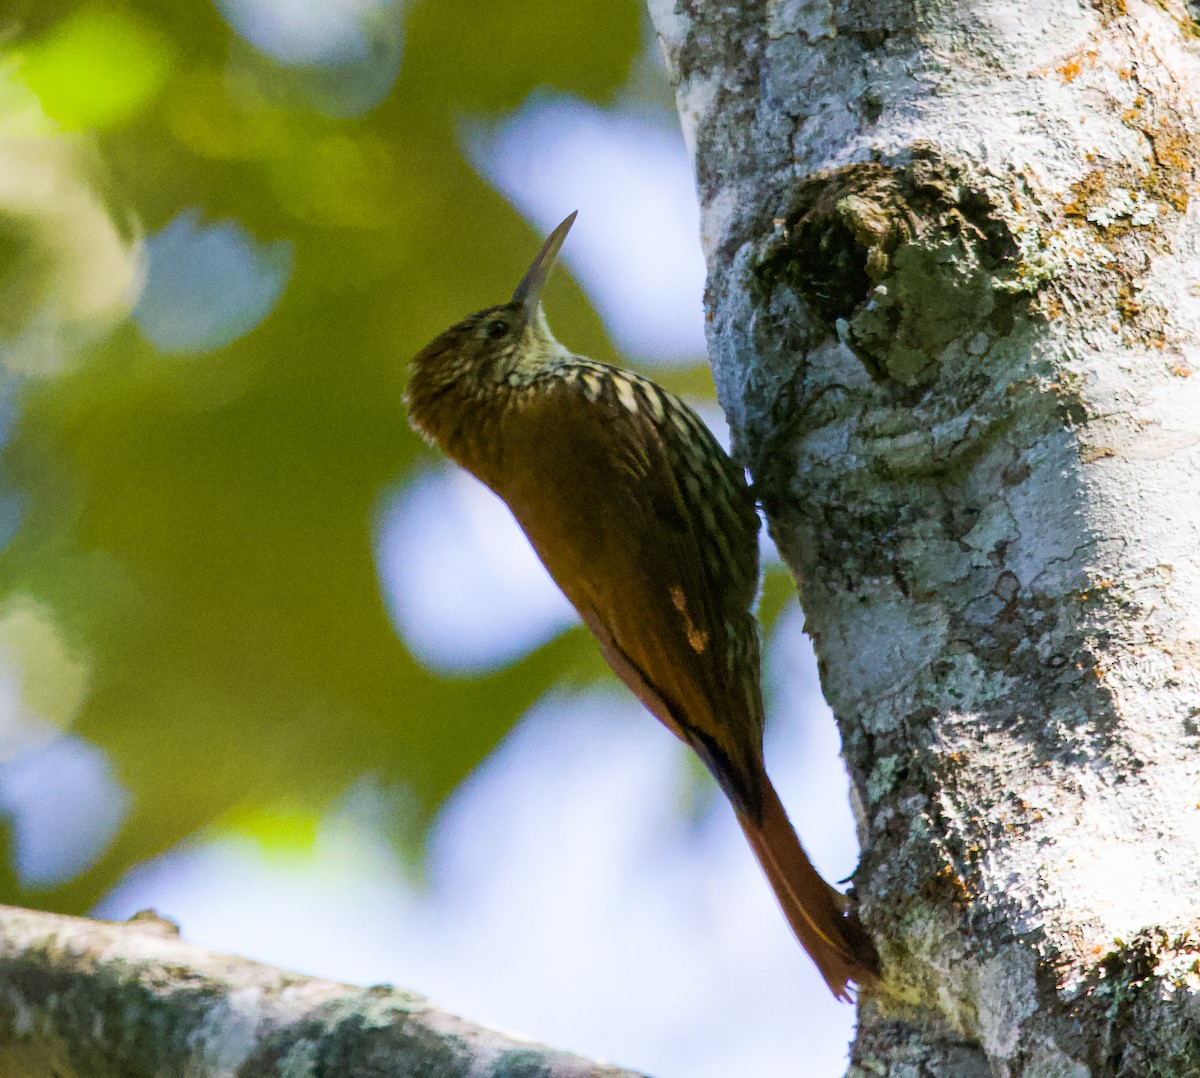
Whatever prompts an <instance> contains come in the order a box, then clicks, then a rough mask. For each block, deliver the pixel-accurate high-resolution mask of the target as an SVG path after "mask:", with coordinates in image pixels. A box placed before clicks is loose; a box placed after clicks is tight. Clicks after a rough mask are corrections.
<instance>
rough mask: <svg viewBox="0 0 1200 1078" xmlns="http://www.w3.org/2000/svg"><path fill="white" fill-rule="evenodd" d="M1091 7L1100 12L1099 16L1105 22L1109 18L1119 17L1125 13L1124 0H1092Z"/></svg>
mask: <svg viewBox="0 0 1200 1078" xmlns="http://www.w3.org/2000/svg"><path fill="white" fill-rule="evenodd" d="M1092 7H1094V8H1095V9H1096V10H1097V11H1098V12H1100V17H1101V18H1102V19H1103V20H1104V21H1105V22H1108V21H1109V20H1110V19H1119V18H1120V17H1121V16H1122V15H1125V14H1126V13H1127V9H1126V7H1125V0H1092Z"/></svg>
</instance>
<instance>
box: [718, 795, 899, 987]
mask: <svg viewBox="0 0 1200 1078" xmlns="http://www.w3.org/2000/svg"><path fill="white" fill-rule="evenodd" d="M761 805H762V818H761V820H757V821H756V820H754V819H753V818H751V817H749V816H748V815H747V814H745V813H744V812H742V811H739V812H738V814H737V815H738V822H739V823H740V824H741V825H742V830H743V831H744V832H745V835H746V838H747V839H748V840H749V842H750V846H751V848H752V849H753V850H754V856H755V857H756V858H757V859H758V863H759V865H760V866H761V867H762V870H763V873H764V874H765V875H766V877H767V881H768V882H769V883H770V885H771V888H772V890H774V892H775V897H776V899H778V901H779V905H780V907H781V908H782V910H783V915H784V916H785V917H786V918H787V921H788V924H789V925H791V927H792V932H793V933H794V934H795V936H796V939H798V940H799V941H800V945H801V946H802V947H803V948H804V949H805V951H807V952H808V955H809V957H810V958H811V959H812V960H813V962H814V963H816V966H817V969H818V970H820V971H821V976H822V977H824V978H825V983H826V984H827V985H829V990H830V991H831V992H832V993H833V994H834V995H835V996H836V997H837V998H838V999H841V1000H849V999H850V998H851V997H850V992H849V990H848V985H849V984H851V983H854V984H858V985H862V986H865V985H872V984H875V983H876V982H877V981H878V979H879V957H878V955H877V954H876V953H875V947H874V945H873V944H872V943H871V939H870V937H869V936H868V935H867V933H866V931H865V930H864V929H863V927H862V925H861V924H860V923H859V921H858V918H857V917H856V916H855V915H854V914H853V912H851V911H850V910H849V905H848V900H847V898H846V896H845V895H843V894H841V893H840V892H839V891H836V890H834V889H833V888H832V887H830V886H829V884H827V883H826V882H825V881H824V880H823V879H822V878H821V876H820V874H819V873H818V872H817V870H816V869H815V868H813V866H812V862H811V861H809V859H808V855H807V854H806V853H805V852H804V848H803V847H802V846H801V845H800V840H799V839H798V838H797V837H796V832H795V830H794V829H793V827H792V825H791V822H790V821H789V820H788V818H787V813H786V812H785V811H784V808H783V805H782V803H781V802H780V800H779V797H778V795H777V794H776V793H775V789H774V787H773V786H772V785H771V782H770V780H769V779H768V778H767V777H766V775H765V774H764V775H763V776H762V800H761Z"/></svg>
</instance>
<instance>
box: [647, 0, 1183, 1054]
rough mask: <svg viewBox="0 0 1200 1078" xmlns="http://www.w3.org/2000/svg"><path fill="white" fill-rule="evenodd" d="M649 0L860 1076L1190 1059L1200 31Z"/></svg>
mask: <svg viewBox="0 0 1200 1078" xmlns="http://www.w3.org/2000/svg"><path fill="white" fill-rule="evenodd" d="M650 8H651V13H652V15H653V17H654V20H655V24H656V28H657V30H658V33H659V35H660V39H661V42H662V45H663V48H664V52H665V55H666V57H667V61H668V66H669V68H670V73H671V77H672V80H673V82H674V85H675V87H676V93H677V100H678V105H679V112H680V115H681V118H682V122H683V127H684V133H685V136H686V137H687V139H688V143H689V146H690V148H691V151H692V154H693V157H694V161H695V166H696V175H697V179H698V184H699V190H700V199H701V205H702V214H703V216H702V230H703V240H704V246H705V252H706V256H707V259H708V271H709V284H708V292H707V299H706V306H707V315H708V320H709V348H710V353H711V356H712V359H713V364H714V369H715V374H716V381H717V386H718V391H719V394H720V397H721V401H722V404H723V406H724V407H725V410H726V412H727V414H728V416H729V418H730V421H731V424H732V427H733V431H734V437H735V445H736V447H737V450H738V452H739V453H740V454H741V456H742V458H743V459H744V461H745V462H746V463H747V464H748V465H749V467H750V468H751V470H752V472H753V475H754V480H755V483H756V485H757V489H758V491H759V495H760V497H761V499H762V502H763V505H764V507H765V510H766V512H767V516H768V519H769V522H770V526H771V531H772V534H773V535H774V537H775V539H776V541H777V543H778V544H779V547H780V550H781V551H782V553H783V555H784V557H785V558H786V560H787V561H788V563H789V565H790V566H791V567H792V569H793V571H794V572H795V574H796V577H797V579H798V580H799V582H800V586H801V596H802V601H803V604H804V610H805V615H806V618H807V623H808V629H809V632H810V633H811V635H812V637H813V640H814V643H815V645H816V648H817V653H818V656H819V658H820V660H821V670H822V677H823V683H824V688H825V693H826V695H827V697H828V699H829V701H830V704H831V705H832V707H833V709H834V711H835V713H836V715H837V717H838V720H839V722H840V724H841V729H842V737H843V744H844V751H845V757H846V762H847V764H848V766H849V769H850V773H851V777H852V786H853V789H854V791H855V799H856V806H857V809H858V818H859V822H860V830H861V838H862V843H863V860H862V865H861V867H860V870H859V873H858V875H857V877H856V886H857V889H858V893H859V895H860V897H861V902H862V913H863V916H864V919H865V921H866V923H867V925H868V926H869V928H870V929H871V930H872V932H873V934H874V936H875V938H876V940H877V942H878V945H879V949H880V952H881V954H882V956H883V961H884V965H885V983H884V986H883V988H882V989H881V990H880V991H879V992H878V993H875V994H872V995H871V996H869V997H864V998H863V1000H862V1001H861V1010H860V1023H859V1035H858V1040H857V1043H856V1044H855V1046H854V1048H853V1053H852V1060H853V1062H852V1065H851V1073H852V1074H855V1075H872V1076H876V1075H895V1076H900V1075H905V1076H922V1075H944V1076H947V1078H970V1076H975V1075H978V1076H984V1075H988V1074H993V1075H1007V1076H1016V1075H1026V1076H1032V1075H1039V1076H1042V1075H1044V1076H1050V1075H1055V1076H1062V1078H1067V1076H1070V1078H1083V1076H1085V1075H1088V1076H1100V1075H1131V1076H1132V1075H1138V1076H1146V1075H1161V1076H1166V1075H1196V1074H1200V1015H1198V1014H1197V991H1198V990H1200V977H1198V976H1197V972H1196V971H1197V968H1200V967H1198V966H1197V957H1198V954H1200V942H1198V940H1197V937H1196V933H1195V931H1194V926H1195V924H1196V920H1197V907H1198V906H1200V849H1198V846H1200V781H1198V780H1200V775H1198V772H1200V756H1198V755H1197V749H1198V744H1197V741H1198V736H1200V685H1198V680H1197V659H1198V656H1200V614H1197V613H1196V612H1197V611H1200V558H1198V552H1200V495H1198V493H1197V492H1198V490H1200V449H1198V447H1197V443H1198V441H1200V377H1192V374H1193V371H1194V370H1195V369H1196V368H1197V367H1198V366H1200V349H1198V343H1200V342H1198V337H1200V300H1198V298H1197V284H1198V282H1200V243H1198V240H1200V222H1198V220H1197V216H1196V214H1195V213H1194V212H1191V210H1190V197H1191V194H1192V191H1193V187H1194V184H1195V182H1196V165H1197V161H1198V159H1200V158H1198V154H1197V151H1198V145H1197V139H1198V138H1200V119H1198V117H1197V115H1196V112H1197V109H1196V105H1195V102H1194V100H1193V98H1194V96H1195V94H1196V91H1197V89H1200V41H1198V40H1197V38H1198V36H1200V28H1198V27H1197V25H1196V24H1195V23H1194V22H1193V21H1192V20H1191V18H1190V17H1189V14H1188V9H1187V7H1186V6H1185V4H1183V3H1182V2H1180V0H1157V2H1153V3H1152V2H1142V0H1093V3H1091V4H1088V3H1086V2H1082V0H1078V2H1069V0H1039V2H1038V3H1022V2H1019V0H957V2H954V0H917V2H915V3H914V2H912V0H650Z"/></svg>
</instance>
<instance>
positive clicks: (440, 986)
mask: <svg viewBox="0 0 1200 1078" xmlns="http://www.w3.org/2000/svg"><path fill="white" fill-rule="evenodd" d="M575 209H578V210H579V211H580V216H579V220H578V223H577V225H576V227H575V229H574V230H573V231H572V233H571V237H570V240H569V242H568V244H567V247H566V250H565V252H564V258H563V263H564V264H565V272H563V271H560V272H559V273H557V274H556V275H555V276H554V278H553V279H552V282H551V285H550V287H549V289H548V292H547V296H546V306H547V309H548V312H549V315H550V319H551V323H552V324H553V325H554V327H555V328H556V330H557V332H558V335H559V336H560V337H561V338H562V339H563V340H564V341H566V342H567V343H568V344H569V345H570V346H571V347H573V348H574V349H575V350H577V351H579V352H582V353H584V354H587V355H590V356H592V357H594V358H597V359H601V360H610V361H612V360H623V361H624V362H626V363H627V364H629V365H631V366H634V367H636V368H637V369H639V370H641V371H643V372H644V373H647V374H649V375H650V376H651V377H654V378H655V379H657V380H658V381H660V382H661V383H663V384H665V385H666V386H668V387H669V388H672V389H674V390H676V391H677V392H680V393H682V394H684V395H686V396H687V397H688V399H689V400H691V401H692V402H693V403H695V404H696V405H697V407H698V408H699V409H700V410H701V412H702V414H703V415H704V416H705V417H706V418H707V419H709V420H710V421H711V422H712V424H713V425H714V429H716V430H718V433H719V434H721V436H722V437H723V436H724V433H723V431H722V429H721V419H720V413H719V410H718V409H717V408H716V406H715V403H714V401H713V397H712V383H711V380H710V378H709V375H708V371H707V368H706V366H705V361H704V341H703V318H702V311H701V294H702V290H703V277H704V271H703V264H702V261H701V257H700V251H699V243H698V227H699V226H698V218H697V210H696V206H695V195H694V191H693V183H692V177H691V172H690V166H689V162H688V159H687V155H686V152H685V150H684V147H683V142H682V138H681V136H680V132H679V128H678V123H677V121H676V118H675V115H674V110H673V105H672V102H671V97H670V93H669V89H668V87H667V84H666V78H665V75H664V73H663V71H662V69H661V66H660V64H659V62H658V60H657V54H656V49H655V46H654V42H653V35H652V33H651V32H650V29H649V27H648V24H647V22H646V19H645V16H644V12H643V11H642V10H641V9H640V7H639V6H638V5H637V4H636V3H635V2H634V0H607V2H606V3H604V4H595V3H589V2H587V0H509V2H507V3H505V4H495V3H492V2H490V0H439V2H437V3H434V2H432V0H425V2H421V3H399V2H396V0H324V2H323V3H320V4H317V3H305V2H304V0H170V2H169V3H167V2H163V0H141V2H138V0H129V2H125V3H107V2H96V3H68V2H63V0H8V2H7V3H6V4H5V5H4V9H3V13H2V14H0V439H2V443H3V444H2V448H0V544H2V545H0V823H2V827H0V842H2V843H3V848H2V849H0V901H3V902H8V903H15V904H20V905H27V906H35V907H41V908H45V909H50V910H57V911H63V912H69V913H79V914H82V913H87V912H89V911H90V912H92V913H93V914H95V915H97V916H101V917H112V918H123V917H127V916H130V915H131V914H132V913H134V912H135V911H136V910H138V909H140V908H142V907H145V906H154V907H156V908H157V909H158V910H159V912H160V913H161V914H163V915H165V916H168V917H171V918H173V919H175V920H178V921H179V922H180V923H181V925H182V929H183V933H184V935H185V937H187V938H188V939H191V940H193V941H195V942H197V943H200V944H203V945H206V946H209V947H212V948H216V949H222V950H229V951H234V952H238V953H241V954H245V955H248V956H251V957H254V958H259V959H262V960H264V961H267V962H271V963H274V964H278V965H283V966H287V967H291V968H295V969H299V970H303V971H306V972H312V973H315V974H318V975H322V976H326V977H332V978H338V979H344V980H349V981H353V982H357V983H375V982H392V983H395V984H398V985H402V986H404V987H408V988H411V989H414V990H416V991H420V992H423V993H425V994H427V995H429V996H431V997H432V998H433V999H434V1000H435V1001H436V1002H437V1003H439V1004H441V1005H443V1006H445V1007H447V1008H449V1009H451V1010H455V1011H458V1012H460V1013H463V1014H465V1015H468V1016H469V1017H471V1018H472V1019H475V1020H480V1021H485V1022H488V1023H490V1024H494V1025H499V1026H501V1027H505V1028H510V1029H514V1030H519V1031H520V1032H523V1033H526V1034H528V1035H530V1036H533V1037H536V1038H538V1039H541V1040H545V1041H547V1042H550V1043H552V1044H555V1045H557V1046H561V1047H564V1048H569V1049H573V1050H576V1051H580V1052H584V1053H587V1054H591V1055H595V1056H599V1057H602V1058H606V1059H610V1060H612V1061H614V1062H618V1063H622V1064H625V1065H627V1066H630V1067H634V1068H637V1069H639V1070H644V1071H646V1072H648V1073H651V1074H653V1075H656V1076H658V1078H718V1076H720V1078H727V1076H728V1075H731V1074H738V1075H750V1076H755V1078H771V1076H775V1075H780V1076H782V1075H798V1074H801V1075H806V1076H810V1075H811V1076H817V1078H820V1076H825V1075H835V1074H841V1073H842V1070H843V1068H844V1063H845V1054H846V1044H847V1042H848V1039H849V1037H850V1035H851V1032H852V1029H851V1026H852V1022H853V1009H852V1008H849V1007H845V1006H841V1005H838V1004H836V1003H834V1002H833V1000H832V999H831V998H830V997H829V994H828V992H827V991H826V989H825V988H824V985H823V984H822V983H821V981H820V979H819V977H818V976H817V974H816V972H815V970H814V969H813V967H812V966H811V964H810V963H809V961H808V960H807V958H805V957H804V955H803V953H802V952H801V951H800V949H799V947H798V946H797V945H796V944H795V943H794V942H793V941H792V939H791V937H790V934H789V933H788V930H787V928H786V926H785V924H784V921H783V919H782V917H780V916H779V914H778V912H777V911H776V909H775V906H774V902H773V900H772V898H771V896H770V893H769V891H768V889H767V887H766V885H765V883H764V882H763V881H762V880H761V879H760V878H759V875H758V871H757V869H756V868H755V866H754V863H753V861H752V859H751V856H750V854H749V852H748V851H747V850H746V849H745V848H744V843H743V840H742V839H741V836H740V834H739V833H738V831H737V828H736V825H735V824H734V821H733V818H732V814H731V813H730V812H729V811H728V809H727V807H726V805H725V804H724V802H723V801H722V800H720V799H719V798H718V796H717V795H716V794H715V791H714V787H713V786H712V784H711V783H710V782H709V780H708V779H707V776H705V775H703V774H702V773H701V772H700V770H699V767H698V765H696V764H695V763H694V762H693V761H692V760H691V759H690V758H689V757H688V755H687V754H686V753H685V751H684V750H683V748H682V747H681V746H679V745H677V744H676V743H675V742H674V741H673V740H672V739H671V737H670V735H668V734H667V733H666V731H665V730H663V729H662V728H660V727H659V726H658V724H657V723H655V722H654V721H653V720H652V719H651V718H650V717H649V716H648V715H646V714H645V713H644V712H643V711H642V710H641V709H640V707H639V706H638V705H637V704H636V703H635V702H634V701H633V699H632V697H631V696H630V695H629V694H628V693H627V692H626V691H625V690H624V688H623V687H621V686H620V685H619V684H618V683H617V682H616V680H615V678H613V677H612V675H610V674H609V673H608V671H607V669H606V668H605V667H604V665H603V663H602V662H601V660H600V659H599V657H598V654H597V650H596V648H595V646H594V644H593V642H592V641H591V638H590V637H588V636H587V634H586V633H585V632H583V631H582V630H581V629H580V627H579V626H578V625H577V623H576V620H575V618H574V616H573V615H572V613H571V612H570V610H569V609H568V608H567V606H566V604H565V602H564V601H563V600H562V599H561V597H560V596H559V595H558V594H557V592H556V591H555V590H554V588H553V586H552V585H550V584H549V582H548V581H547V580H546V578H545V577H544V575H543V574H542V572H541V570H540V567H539V566H538V564H537V562H536V560H535V559H534V557H533V555H532V553H531V552H530V550H529V548H528V547H527V545H526V544H525V541H524V539H523V538H522V537H521V535H520V533H519V532H518V531H517V530H516V528H515V526H514V525H513V524H512V522H511V520H510V519H509V517H508V515H507V511H506V510H505V509H504V508H503V507H502V506H501V505H500V504H499V503H498V502H496V501H495V499H494V498H492V496H491V495H490V494H488V493H487V492H486V491H484V490H483V489H482V488H480V487H479V486H478V485H476V484H475V483H474V482H473V481H472V480H470V479H468V478H466V477H465V476H463V475H461V474H458V473H456V472H455V471H453V470H451V469H450V468H448V467H447V466H446V464H445V463H444V462H443V461H442V460H440V459H439V458H438V457H436V456H435V455H434V454H432V453H431V452H430V451H428V450H427V449H426V448H424V447H423V445H422V444H421V443H420V441H419V440H418V439H417V438H416V437H415V436H414V435H413V434H412V433H411V432H410V431H409V429H408V427H407V423H406V420H405V416H404V412H403V408H402V404H401V392H402V389H403V384H404V379H405V367H406V361H407V358H408V357H409V356H411V355H412V354H413V353H414V352H415V351H416V350H417V349H418V348H420V347H421V346H422V345H423V344H424V343H426V341H427V340H429V339H430V338H431V337H432V336H434V335H435V334H436V333H437V332H438V331H440V330H441V329H443V328H444V327H445V326H446V325H448V324H449V323H451V322H453V321H455V320H457V319H458V318H460V317H462V316H463V315H464V314H466V313H468V312H470V311H472V310H475V309H477V308H479V307H481V306H485V305H488V304H491V303H494V302H498V301H502V300H504V299H506V298H507V297H508V295H509V294H510V293H511V291H512V289H513V287H514V286H515V284H516V282H517V280H518V279H519V278H520V276H521V274H522V273H523V271H524V269H525V267H526V266H527V264H528V262H529V260H530V259H531V258H532V256H533V254H534V252H535V251H536V250H537V247H538V245H539V243H540V240H541V238H542V237H543V235H544V234H545V233H546V232H547V231H548V230H549V229H550V228H551V227H553V225H554V224H556V223H557V222H558V221H559V220H560V219H561V218H562V217H563V216H565V215H566V214H567V213H568V212H570V211H571V210H575ZM764 544H765V540H764ZM765 553H766V556H767V562H768V564H767V570H766V577H765V582H764V598H763V604H762V610H761V617H762V620H763V622H764V625H765V627H766V633H767V648H766V659H767V661H766V668H767V669H766V687H767V693H768V701H769V709H770V712H771V715H772V717H773V722H772V726H771V729H770V731H769V734H768V761H769V765H770V767H771V770H772V773H773V775H774V776H775V779H776V783H777V785H778V786H779V788H780V792H781V795H782V796H783V798H784V801H785V802H786V803H787V804H788V806H789V808H790V809H791V811H792V814H793V818H794V819H795V821H796V823H797V825H798V827H799V829H800V831H801V834H802V835H803V836H804V839H805V842H806V844H807V845H808V847H809V849H810V851H811V853H812V854H813V856H814V859H815V860H816V861H817V863H818V865H819V866H820V867H821V868H822V869H823V871H824V872H825V873H826V874H827V875H828V876H830V877H831V878H834V879H836V878H840V877H842V876H845V875H846V874H847V873H848V872H849V871H850V870H851V869H852V868H853V865H854V862H855V856H856V850H855V846H854V837H853V827H852V822H851V818H850V814H849V809H848V807H847V804H846V800H847V795H846V784H845V778H844V773H843V770H842V767H841V764H840V761H839V760H838V758H837V737H836V733H835V730H834V727H833V722H832V719H831V718H830V717H829V715H828V713H827V711H826V710H825V708H824V705H823V703H822V701H821V698H820V694H819V690H818V687H817V684H816V675H815V666H814V663H813V660H812V657H811V653H810V652H809V649H808V642H807V638H806V637H805V636H804V634H803V631H802V618H801V615H800V612H799V609H798V607H797V605H796V602H795V598H794V594H793V592H792V589H791V584H790V582H789V581H788V578H787V574H786V572H785V571H784V570H783V569H782V568H781V567H780V566H779V564H778V562H777V561H776V560H775V559H774V558H773V556H772V554H771V552H770V550H769V549H767V550H766V551H765Z"/></svg>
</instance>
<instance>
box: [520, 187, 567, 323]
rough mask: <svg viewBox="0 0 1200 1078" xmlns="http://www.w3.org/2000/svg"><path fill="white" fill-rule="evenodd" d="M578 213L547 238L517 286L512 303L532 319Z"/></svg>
mask: <svg viewBox="0 0 1200 1078" xmlns="http://www.w3.org/2000/svg"><path fill="white" fill-rule="evenodd" d="M578 212H579V211H578V210H576V211H575V213H572V214H571V215H570V216H568V217H567V218H566V220H564V221H563V222H562V224H560V225H559V226H558V227H557V228H556V229H555V230H554V231H553V232H551V233H550V235H549V236H547V237H546V242H545V243H543V244H542V249H541V250H540V251H538V253H537V258H535V259H534V260H533V264H532V265H531V266H530V267H529V269H528V270H526V271H525V276H524V277H522V278H521V283H520V284H519V285H517V290H516V291H515V292H514V293H513V296H512V302H513V303H519V304H520V305H521V306H522V307H523V308H524V309H525V313H526V315H527V316H529V317H531V318H532V317H533V315H534V314H536V313H537V309H538V304H539V303H540V302H541V298H542V287H543V286H544V285H545V283H546V278H547V277H549V276H550V270H551V269H553V268H554V260H555V259H556V258H557V257H558V252H559V250H560V248H561V247H562V245H563V241H564V240H565V239H566V238H567V233H568V232H570V231H571V225H573V224H574V223H575V214H577V213H578Z"/></svg>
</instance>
